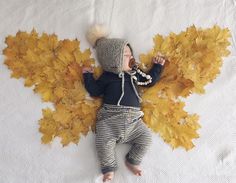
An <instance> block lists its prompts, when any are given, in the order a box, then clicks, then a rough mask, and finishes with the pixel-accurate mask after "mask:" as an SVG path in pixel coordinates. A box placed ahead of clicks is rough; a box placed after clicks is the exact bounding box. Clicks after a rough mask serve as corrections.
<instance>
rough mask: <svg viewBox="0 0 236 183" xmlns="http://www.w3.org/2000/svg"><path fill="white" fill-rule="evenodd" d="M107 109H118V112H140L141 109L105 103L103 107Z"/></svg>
mask: <svg viewBox="0 0 236 183" xmlns="http://www.w3.org/2000/svg"><path fill="white" fill-rule="evenodd" d="M102 107H103V108H105V109H118V110H127V112H129V111H140V110H141V107H135V106H125V105H113V104H106V103H103V105H102Z"/></svg>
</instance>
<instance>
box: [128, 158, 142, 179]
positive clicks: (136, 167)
mask: <svg viewBox="0 0 236 183" xmlns="http://www.w3.org/2000/svg"><path fill="white" fill-rule="evenodd" d="M125 165H126V166H127V167H128V169H129V170H130V171H131V172H133V173H134V174H135V175H138V176H141V175H142V170H141V169H140V168H139V165H133V164H130V163H129V162H128V161H127V160H125Z"/></svg>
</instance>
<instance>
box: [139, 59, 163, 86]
mask: <svg viewBox="0 0 236 183" xmlns="http://www.w3.org/2000/svg"><path fill="white" fill-rule="evenodd" d="M162 68H163V65H161V64H159V63H153V66H152V68H151V69H150V70H149V72H148V73H147V74H148V75H150V76H151V77H152V82H151V83H148V84H147V85H141V86H144V87H151V86H153V85H155V84H156V82H158V81H159V80H160V77H161V71H162ZM140 70H141V69H140ZM142 72H143V71H142ZM136 75H137V77H138V81H140V82H145V81H147V79H146V78H145V77H143V76H141V75H140V74H138V73H137V74H136Z"/></svg>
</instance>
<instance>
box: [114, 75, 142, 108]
mask: <svg viewBox="0 0 236 183" xmlns="http://www.w3.org/2000/svg"><path fill="white" fill-rule="evenodd" d="M126 73H128V74H129V75H131V77H130V80H131V83H132V86H133V89H134V92H135V94H136V96H137V97H138V99H139V102H142V98H141V97H140V96H139V95H138V92H137V90H136V88H135V86H134V82H133V79H135V77H136V76H134V75H135V74H136V71H134V72H132V73H129V72H126ZM119 78H122V94H121V96H120V99H119V100H118V102H117V105H118V106H120V101H121V99H122V98H123V96H124V82H125V78H124V72H123V71H122V72H120V73H119Z"/></svg>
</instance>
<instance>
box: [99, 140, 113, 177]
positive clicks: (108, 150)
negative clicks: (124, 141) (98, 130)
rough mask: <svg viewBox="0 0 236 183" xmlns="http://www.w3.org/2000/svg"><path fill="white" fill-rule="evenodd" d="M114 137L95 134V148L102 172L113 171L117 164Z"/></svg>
mask: <svg viewBox="0 0 236 183" xmlns="http://www.w3.org/2000/svg"><path fill="white" fill-rule="evenodd" d="M115 145H116V141H115V139H112V138H111V139H106V138H105V139H104V138H102V137H101V136H98V135H96V149H97V154H98V159H99V161H100V167H101V171H102V173H103V174H106V173H108V172H114V171H116V170H117V168H118V166H117V163H116V157H115Z"/></svg>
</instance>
